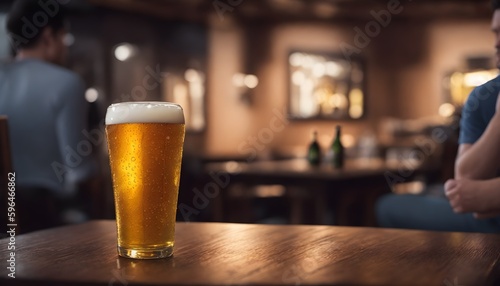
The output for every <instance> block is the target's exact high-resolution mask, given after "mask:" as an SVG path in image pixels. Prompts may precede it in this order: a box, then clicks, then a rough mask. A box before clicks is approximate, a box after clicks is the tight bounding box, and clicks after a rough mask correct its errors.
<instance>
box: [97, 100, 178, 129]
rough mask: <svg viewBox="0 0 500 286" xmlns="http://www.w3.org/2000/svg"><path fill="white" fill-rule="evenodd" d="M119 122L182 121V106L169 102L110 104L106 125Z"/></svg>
mask: <svg viewBox="0 0 500 286" xmlns="http://www.w3.org/2000/svg"><path fill="white" fill-rule="evenodd" d="M120 123H182V124H183V123H184V113H183V111H182V107H181V106H180V105H178V104H175V103H171V102H161V101H149V102H122V103H115V104H111V105H110V106H109V107H108V110H107V112H106V125H111V124H120Z"/></svg>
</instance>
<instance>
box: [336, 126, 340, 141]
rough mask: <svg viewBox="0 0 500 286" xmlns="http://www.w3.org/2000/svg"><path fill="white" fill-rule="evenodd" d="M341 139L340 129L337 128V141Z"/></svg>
mask: <svg viewBox="0 0 500 286" xmlns="http://www.w3.org/2000/svg"><path fill="white" fill-rule="evenodd" d="M340 137H341V132H340V128H337V132H336V135H335V141H340Z"/></svg>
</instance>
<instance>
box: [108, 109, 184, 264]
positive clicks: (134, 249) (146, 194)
mask: <svg viewBox="0 0 500 286" xmlns="http://www.w3.org/2000/svg"><path fill="white" fill-rule="evenodd" d="M106 134H107V138H108V150H109V158H110V165H111V173H112V178H113V189H114V197H115V209H116V222H117V230H118V253H119V255H121V256H124V257H131V258H143V259H147V258H162V257H168V256H170V255H172V251H173V246H174V232H175V214H176V209H177V195H178V190H179V180H180V172H181V170H180V169H181V161H182V147H183V143H184V116H183V113H182V109H181V107H180V106H178V105H176V104H172V103H165V102H133V103H119V104H113V105H111V106H110V107H109V108H108V111H107V113H106Z"/></svg>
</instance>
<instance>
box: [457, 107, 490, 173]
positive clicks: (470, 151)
mask: <svg viewBox="0 0 500 286" xmlns="http://www.w3.org/2000/svg"><path fill="white" fill-rule="evenodd" d="M499 162H500V114H499V113H498V101H497V113H495V115H494V116H493V118H492V119H491V121H490V123H489V124H488V127H487V128H486V130H485V131H484V133H483V135H481V137H480V138H479V140H478V141H477V142H476V143H474V144H461V145H460V147H459V149H458V155H457V160H456V162H455V178H456V179H471V180H481V179H491V178H493V177H495V176H496V175H497V172H498V167H499Z"/></svg>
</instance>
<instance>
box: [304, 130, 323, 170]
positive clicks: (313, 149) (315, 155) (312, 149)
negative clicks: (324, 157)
mask: <svg viewBox="0 0 500 286" xmlns="http://www.w3.org/2000/svg"><path fill="white" fill-rule="evenodd" d="M307 160H308V161H309V163H310V164H311V165H314V166H318V165H319V164H320V163H321V147H320V146H319V144H318V132H316V131H314V133H313V140H312V142H311V144H309V150H308V151H307Z"/></svg>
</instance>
